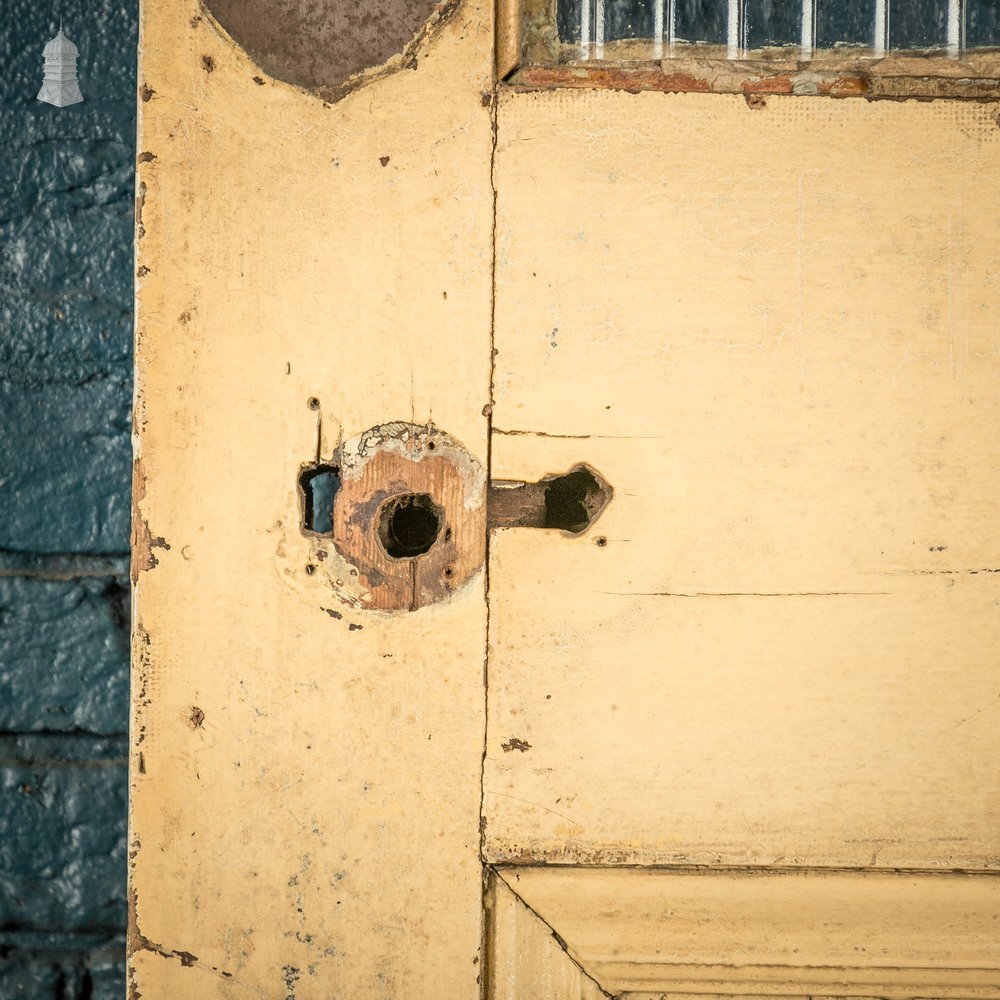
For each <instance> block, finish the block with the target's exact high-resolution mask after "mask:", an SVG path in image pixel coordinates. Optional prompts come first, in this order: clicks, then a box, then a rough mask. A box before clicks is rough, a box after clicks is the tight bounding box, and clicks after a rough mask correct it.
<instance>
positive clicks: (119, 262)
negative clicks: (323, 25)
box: [0, 0, 136, 553]
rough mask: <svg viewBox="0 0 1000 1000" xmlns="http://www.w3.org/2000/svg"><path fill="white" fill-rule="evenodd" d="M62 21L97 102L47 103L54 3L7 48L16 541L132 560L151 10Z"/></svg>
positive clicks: (3, 210) (3, 197)
mask: <svg viewBox="0 0 1000 1000" xmlns="http://www.w3.org/2000/svg"><path fill="white" fill-rule="evenodd" d="M60 12H61V13H62V15H63V18H64V21H65V24H66V28H67V32H68V33H69V34H70V36H71V37H72V38H73V41H74V42H75V43H76V44H77V46H78V47H79V49H80V63H79V66H80V84H81V87H82V88H83V93H84V98H85V100H84V103H83V104H78V105H74V106H72V107H69V108H54V107H52V106H51V105H48V104H44V103H42V102H40V101H37V100H36V99H35V97H36V95H37V93H38V88H39V86H40V84H41V67H42V60H41V50H42V46H43V45H44V43H45V41H47V40H48V38H49V37H51V35H52V34H53V32H54V28H55V20H54V17H55V15H54V8H51V7H49V6H48V5H46V4H38V3H29V2H26V0H8V2H7V3H6V4H5V18H4V20H5V22H6V25H7V30H6V33H5V35H4V37H3V38H2V40H0V65H2V66H3V67H4V72H3V73H2V74H0V148H2V149H3V151H4V156H3V157H2V158H0V330H2V331H3V336H2V337H0V419H2V424H3V427H4V429H5V433H4V435H3V436H2V439H0V470H2V472H0V496H2V497H3V502H4V503H3V506H4V515H5V516H4V518H3V521H2V524H0V548H4V549H13V550H16V551H38V552H69V551H75V552H97V553H104V552H123V551H125V550H126V548H127V539H128V502H127V499H126V497H127V484H128V476H129V468H130V463H129V453H130V442H129V398H130V395H131V391H130V379H131V325H132V220H133V163H134V143H135V140H134V133H135V111H134V101H135V96H134V95H135V69H134V62H135V33H136V11H135V8H134V6H133V5H132V4H121V3H110V2H108V0H104V2H100V0H98V2H96V3H85V2H82V0H77V2H75V3H61V4H60Z"/></svg>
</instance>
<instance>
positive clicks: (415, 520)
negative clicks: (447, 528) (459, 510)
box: [378, 493, 443, 559]
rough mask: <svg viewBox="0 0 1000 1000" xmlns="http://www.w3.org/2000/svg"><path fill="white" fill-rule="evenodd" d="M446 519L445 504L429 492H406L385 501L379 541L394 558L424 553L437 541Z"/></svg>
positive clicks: (409, 557) (380, 517)
mask: <svg viewBox="0 0 1000 1000" xmlns="http://www.w3.org/2000/svg"><path fill="white" fill-rule="evenodd" d="M442 520H443V515H442V511H441V508H440V507H439V506H438V505H437V504H436V503H435V502H434V501H433V500H432V499H431V498H430V497H429V496H428V495H427V494H426V493H404V494H402V495H401V496H397V497H393V498H392V499H391V500H387V501H386V502H385V503H384V504H383V505H382V509H381V511H380V512H379V519H378V536H379V541H381V543H382V547H383V548H384V549H385V551H386V553H387V554H388V555H389V556H391V557H392V558H393V559H412V558H414V557H415V556H422V555H423V554H424V553H425V552H427V551H429V550H430V548H431V546H432V545H433V544H434V543H435V542H436V541H437V537H438V534H439V533H440V531H441V522H442Z"/></svg>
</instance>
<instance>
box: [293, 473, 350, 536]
mask: <svg viewBox="0 0 1000 1000" xmlns="http://www.w3.org/2000/svg"><path fill="white" fill-rule="evenodd" d="M299 489H301V490H302V497H303V500H304V504H303V517H302V521H303V527H304V528H305V530H306V531H315V532H316V533H317V534H318V535H328V534H330V532H332V531H333V501H334V498H335V497H336V496H337V490H339V489H340V469H339V468H338V467H337V466H336V465H313V466H310V467H309V468H308V469H303V470H302V472H301V474H300V475H299Z"/></svg>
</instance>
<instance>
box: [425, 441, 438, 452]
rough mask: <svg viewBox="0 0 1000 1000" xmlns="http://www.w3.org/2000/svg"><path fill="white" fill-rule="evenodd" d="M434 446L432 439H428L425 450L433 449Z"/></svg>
mask: <svg viewBox="0 0 1000 1000" xmlns="http://www.w3.org/2000/svg"><path fill="white" fill-rule="evenodd" d="M436 447H437V445H436V444H435V443H434V442H433V441H428V442H427V450H428V451H433V450H434V449H435V448H436Z"/></svg>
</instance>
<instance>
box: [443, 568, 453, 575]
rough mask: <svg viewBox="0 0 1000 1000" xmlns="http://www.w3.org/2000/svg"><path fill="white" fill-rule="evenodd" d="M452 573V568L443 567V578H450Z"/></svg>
mask: <svg viewBox="0 0 1000 1000" xmlns="http://www.w3.org/2000/svg"><path fill="white" fill-rule="evenodd" d="M453 572H454V570H453V569H452V568H451V567H450V566H446V567H445V571H444V575H445V576H451V574H452V573H453Z"/></svg>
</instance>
